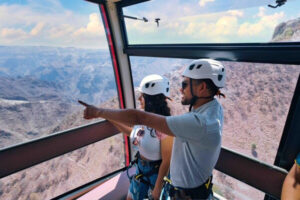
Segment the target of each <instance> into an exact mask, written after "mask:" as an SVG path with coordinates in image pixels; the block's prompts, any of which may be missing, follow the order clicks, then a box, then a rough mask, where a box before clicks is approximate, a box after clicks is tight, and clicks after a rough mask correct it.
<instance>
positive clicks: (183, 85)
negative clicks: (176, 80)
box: [181, 82, 188, 90]
mask: <svg viewBox="0 0 300 200" xmlns="http://www.w3.org/2000/svg"><path fill="white" fill-rule="evenodd" d="M187 86H188V83H187V82H181V88H182V90H184V89H185V88H186V87H187Z"/></svg>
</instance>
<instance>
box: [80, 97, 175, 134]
mask: <svg viewBox="0 0 300 200" xmlns="http://www.w3.org/2000/svg"><path fill="white" fill-rule="evenodd" d="M78 102H79V103H80V104H81V105H83V106H85V110H84V118H85V119H93V118H98V117H101V118H104V119H107V120H112V121H116V122H120V123H123V124H126V125H130V126H133V125H145V126H148V127H151V128H154V129H155V130H157V131H159V132H162V133H164V134H166V135H170V136H174V134H173V133H172V131H171V130H170V129H169V127H168V124H167V120H166V117H165V116H162V115H157V114H154V113H150V112H144V111H140V110H135V109H122V110H121V109H105V108H97V107H95V106H93V105H89V104H87V103H85V102H82V101H78Z"/></svg>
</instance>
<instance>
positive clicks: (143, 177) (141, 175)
mask: <svg viewBox="0 0 300 200" xmlns="http://www.w3.org/2000/svg"><path fill="white" fill-rule="evenodd" d="M139 159H141V158H140V154H139V152H137V153H136V154H135V159H134V160H133V161H131V162H130V165H129V166H128V167H127V169H126V170H127V176H128V178H129V180H130V181H131V179H132V178H134V179H135V180H137V181H139V182H142V183H144V184H147V185H149V186H150V187H151V188H152V189H153V188H154V185H153V184H151V182H150V180H149V177H150V176H152V175H153V174H155V173H157V172H158V170H159V166H160V164H161V160H160V161H153V162H152V161H149V162H148V161H145V162H148V163H150V164H151V165H154V166H153V168H152V170H150V171H149V172H147V173H139V174H135V175H132V176H129V173H128V170H129V169H130V168H131V167H132V166H133V165H134V164H137V163H138V160H139ZM136 166H137V168H138V170H139V171H140V172H141V171H142V170H141V169H140V168H139V165H138V164H137V165H136ZM146 179H147V180H146Z"/></svg>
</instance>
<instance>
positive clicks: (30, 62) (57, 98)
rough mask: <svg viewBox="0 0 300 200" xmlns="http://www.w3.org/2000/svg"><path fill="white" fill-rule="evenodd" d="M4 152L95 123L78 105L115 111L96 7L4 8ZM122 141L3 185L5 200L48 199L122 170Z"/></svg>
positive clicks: (0, 68) (0, 75)
mask: <svg viewBox="0 0 300 200" xmlns="http://www.w3.org/2000/svg"><path fill="white" fill-rule="evenodd" d="M0 19H5V20H0V44H1V46H0V113H1V114H0V149H4V148H7V147H10V146H13V145H16V144H20V143H24V142H28V141H31V140H35V139H38V138H40V137H45V136H48V135H49V134H54V133H57V132H62V131H65V130H67V129H71V128H75V127H78V126H82V125H85V124H88V123H91V122H96V121H99V120H100V119H99V120H95V121H88V120H84V119H83V117H82V116H83V113H82V111H83V107H82V106H81V105H79V104H78V103H77V100H78V99H81V100H83V101H86V102H88V103H91V104H94V105H99V106H103V107H106V108H118V107H119V100H118V94H117V89H116V84H115V77H114V71H113V67H112V63H111V57H110V53H109V49H108V45H107V41H106V36H105V31H104V28H103V24H102V19H101V15H100V12H99V7H98V6H97V5H96V4H93V3H88V2H85V1H82V0H76V1H72V2H69V1H53V2H51V1H46V2H44V1H1V3H0ZM124 154H125V152H124V139H123V135H121V134H118V135H115V136H113V137H110V138H107V139H105V140H102V141H100V142H97V143H94V144H91V145H89V146H87V147H84V148H81V149H78V150H75V151H73V152H70V153H67V154H65V155H62V156H60V157H57V158H54V159H51V160H49V161H46V162H43V163H41V164H38V165H36V166H33V167H31V168H28V169H25V170H22V171H20V172H17V173H15V174H13V175H10V176H7V177H5V178H2V179H0V199H8V200H9V199H51V198H53V197H56V196H58V195H60V194H62V193H65V192H67V191H70V190H72V189H74V188H76V187H79V186H81V185H84V184H86V183H88V182H91V181H93V180H95V179H97V178H99V177H102V176H104V175H107V174H108V173H111V172H113V171H116V170H118V169H121V168H123V167H124V166H125V156H124Z"/></svg>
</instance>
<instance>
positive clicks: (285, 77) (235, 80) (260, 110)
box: [130, 57, 300, 200]
mask: <svg viewBox="0 0 300 200" xmlns="http://www.w3.org/2000/svg"><path fill="white" fill-rule="evenodd" d="M130 59H131V60H132V63H131V66H132V73H133V74H136V76H133V80H134V83H135V85H134V86H135V89H137V87H138V84H139V82H140V80H141V79H142V78H143V77H144V76H146V75H148V74H151V73H160V74H161V75H165V76H166V77H168V78H169V79H170V85H171V87H170V90H171V98H172V101H171V102H169V105H170V107H171V111H172V114H173V115H177V114H182V113H185V112H188V106H182V105H181V102H180V101H181V93H180V91H179V89H180V87H181V85H180V83H181V80H182V76H181V73H182V72H183V69H184V68H185V66H187V65H188V64H189V63H190V62H191V60H183V59H171V58H164V59H161V58H148V57H147V58H143V57H138V58H135V57H131V58H130ZM222 63H223V65H224V66H225V69H226V75H227V83H226V87H225V88H224V89H221V91H222V92H223V93H224V94H225V95H226V98H225V99H224V98H221V99H219V101H220V102H221V104H222V105H223V108H224V128H223V136H222V137H223V138H222V146H224V147H226V148H229V149H232V150H234V151H236V152H238V153H241V154H244V155H247V156H250V157H253V158H256V159H258V160H262V161H264V162H267V163H269V164H273V163H274V160H275V156H276V153H277V150H278V146H279V142H280V139H281V136H282V132H283V128H284V125H285V122H286V118H287V114H288V111H289V107H290V104H291V100H292V97H293V94H294V90H295V86H296V83H297V79H298V77H299V73H300V67H299V66H298V65H282V64H262V63H246V62H222ZM157 66H160V68H161V70H157V69H155V67H157ZM164 70H166V71H164ZM136 94H137V93H136ZM136 102H137V107H138V108H139V101H138V99H137V97H136ZM215 173H216V174H214V184H215V187H214V190H215V192H217V193H219V194H220V195H221V196H224V197H226V198H227V199H253V200H254V199H263V198H264V193H262V192H260V191H258V190H256V189H254V188H252V187H250V186H247V185H246V184H243V183H241V182H240V181H238V180H235V179H233V178H231V177H228V176H226V175H225V174H222V173H220V172H215Z"/></svg>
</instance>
